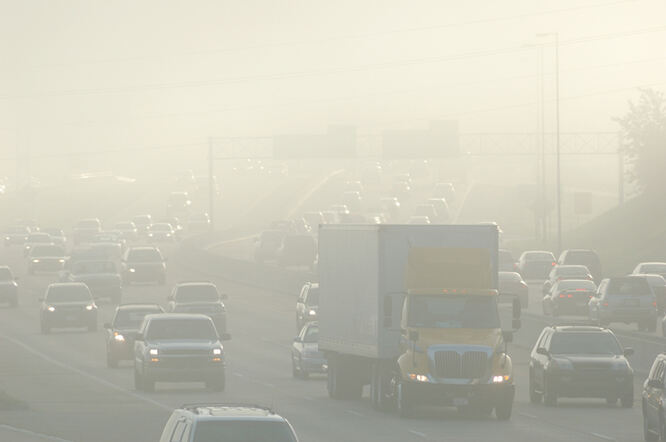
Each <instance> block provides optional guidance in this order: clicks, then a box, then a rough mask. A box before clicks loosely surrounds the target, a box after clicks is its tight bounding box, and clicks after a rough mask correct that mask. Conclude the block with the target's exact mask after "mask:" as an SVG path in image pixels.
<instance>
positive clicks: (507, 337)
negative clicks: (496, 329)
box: [502, 330, 513, 344]
mask: <svg viewBox="0 0 666 442" xmlns="http://www.w3.org/2000/svg"><path fill="white" fill-rule="evenodd" d="M502 339H504V342H505V343H506V344H509V343H511V342H513V331H511V330H502Z"/></svg>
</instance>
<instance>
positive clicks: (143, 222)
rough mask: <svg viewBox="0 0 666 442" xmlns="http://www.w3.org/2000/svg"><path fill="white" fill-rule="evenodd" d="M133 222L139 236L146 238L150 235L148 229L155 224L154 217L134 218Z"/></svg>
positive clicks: (140, 216) (139, 216) (138, 216)
mask: <svg viewBox="0 0 666 442" xmlns="http://www.w3.org/2000/svg"><path fill="white" fill-rule="evenodd" d="M132 222H133V223H134V226H135V227H136V231H137V233H138V235H139V236H145V235H147V234H148V229H149V228H150V226H151V225H152V224H153V217H152V216H151V215H137V216H135V217H134V218H132Z"/></svg>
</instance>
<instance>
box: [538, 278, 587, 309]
mask: <svg viewBox="0 0 666 442" xmlns="http://www.w3.org/2000/svg"><path fill="white" fill-rule="evenodd" d="M596 291H597V285H596V284H595V283H594V281H590V280H589V279H566V280H563V281H557V282H556V283H555V284H554V285H553V286H552V287H551V289H550V291H549V292H548V293H547V294H546V295H545V296H544V297H543V300H542V309H543V314H544V315H552V316H559V315H580V316H587V315H588V310H589V308H588V303H589V302H590V299H592V298H593V297H594V294H595V293H596Z"/></svg>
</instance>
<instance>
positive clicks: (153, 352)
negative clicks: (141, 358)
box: [148, 348, 160, 356]
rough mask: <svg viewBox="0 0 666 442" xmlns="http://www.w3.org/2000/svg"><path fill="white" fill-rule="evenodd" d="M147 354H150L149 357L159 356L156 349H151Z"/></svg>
mask: <svg viewBox="0 0 666 442" xmlns="http://www.w3.org/2000/svg"><path fill="white" fill-rule="evenodd" d="M148 353H149V354H150V356H159V354H160V351H159V350H158V349H156V348H151V349H150V350H149V351H148Z"/></svg>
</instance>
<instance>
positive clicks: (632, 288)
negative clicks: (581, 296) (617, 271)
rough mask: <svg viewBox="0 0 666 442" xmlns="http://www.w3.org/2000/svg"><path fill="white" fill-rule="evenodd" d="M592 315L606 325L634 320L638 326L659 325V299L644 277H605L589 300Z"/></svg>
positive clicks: (591, 316) (643, 327)
mask: <svg viewBox="0 0 666 442" xmlns="http://www.w3.org/2000/svg"><path fill="white" fill-rule="evenodd" d="M589 317H590V319H594V320H597V321H599V324H601V325H603V326H607V325H609V324H611V323H613V322H623V323H625V324H630V323H635V324H637V325H638V330H639V331H640V330H647V331H649V332H654V331H655V330H656V329H657V301H656V298H655V296H654V293H653V292H652V289H651V288H650V285H649V284H648V282H647V280H646V279H645V278H643V277H640V276H636V275H631V276H623V277H619V278H606V279H604V280H602V281H601V283H600V284H599V288H598V289H597V293H596V294H595V296H594V297H593V298H592V299H590V302H589Z"/></svg>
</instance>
